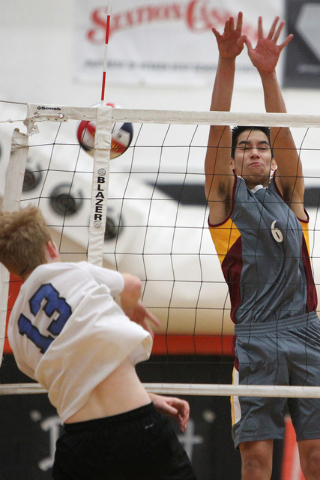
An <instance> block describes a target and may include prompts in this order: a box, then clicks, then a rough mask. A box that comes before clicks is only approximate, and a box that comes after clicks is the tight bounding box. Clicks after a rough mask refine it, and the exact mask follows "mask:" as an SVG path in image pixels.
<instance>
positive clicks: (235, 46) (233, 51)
mask: <svg viewBox="0 0 320 480" xmlns="http://www.w3.org/2000/svg"><path fill="white" fill-rule="evenodd" d="M241 30H242V13H241V12H240V13H239V14H238V19H237V24H236V26H235V25H234V19H233V17H230V19H229V20H227V21H226V23H225V27H224V32H223V34H222V35H221V34H220V33H219V32H218V31H217V30H216V29H215V28H213V29H212V31H213V33H214V35H215V37H216V40H217V44H218V49H219V61H218V67H217V73H216V78H215V82H214V87H213V92H212V100H211V107H210V110H211V111H230V108H231V100H232V93H233V86H234V75H235V63H236V57H237V56H238V55H239V54H240V53H241V51H242V49H243V45H244V41H245V38H246V37H245V36H244V35H241ZM230 153H231V131H230V127H228V126H220V125H219V126H218V125H211V126H210V132H209V139H208V148H207V153H206V159H205V194H206V198H207V201H208V205H209V210H210V215H209V221H210V223H212V224H217V223H220V222H222V221H223V220H225V218H226V217H227V216H228V215H229V213H230V209H231V198H232V189H233V184H234V176H233V173H232V169H231V166H230V161H231V155H230Z"/></svg>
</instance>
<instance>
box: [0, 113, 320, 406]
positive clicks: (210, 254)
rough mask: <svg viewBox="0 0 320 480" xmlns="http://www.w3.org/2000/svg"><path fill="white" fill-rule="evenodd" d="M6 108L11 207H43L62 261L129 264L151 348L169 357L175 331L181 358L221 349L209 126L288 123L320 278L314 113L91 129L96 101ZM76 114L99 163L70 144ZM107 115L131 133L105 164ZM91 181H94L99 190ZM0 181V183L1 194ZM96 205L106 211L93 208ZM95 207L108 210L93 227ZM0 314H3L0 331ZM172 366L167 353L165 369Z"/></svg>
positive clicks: (191, 116)
mask: <svg viewBox="0 0 320 480" xmlns="http://www.w3.org/2000/svg"><path fill="white" fill-rule="evenodd" d="M9 107H10V108H13V107H14V108H13V110H14V111H15V113H14V115H15V117H13V118H16V119H17V121H13V120H12V119H11V120H10V121H7V122H6V121H4V120H3V121H2V123H1V124H0V128H1V129H2V130H3V132H4V133H3V135H2V138H3V144H4V145H3V157H2V162H1V163H0V167H1V170H2V171H1V172H0V173H1V174H3V175H1V178H4V177H5V175H4V173H5V172H6V171H7V168H8V161H7V159H8V158H9V150H10V147H8V143H9V135H8V134H7V132H10V130H11V132H12V130H13V128H14V127H16V126H18V127H19V129H20V130H21V131H22V132H25V133H26V134H28V151H27V156H26V160H25V161H26V165H25V171H24V169H23V182H22V183H21V184H22V188H21V200H19V203H20V205H21V207H22V208H23V207H24V206H26V205H28V204H30V203H34V204H35V205H37V206H39V207H40V208H41V210H42V212H43V214H44V216H45V218H46V220H47V223H48V225H49V227H50V231H51V234H52V237H53V239H54V241H55V243H56V244H57V245H58V247H59V250H60V254H61V256H62V258H63V260H66V261H80V260H88V258H89V257H90V248H91V251H92V252H93V253H94V255H93V257H92V258H93V261H94V262H96V263H97V264H99V263H101V264H103V265H104V266H105V267H108V268H112V269H117V270H119V271H121V272H126V271H128V272H130V273H132V274H135V275H137V276H138V277H139V278H140V279H141V280H142V281H143V298H142V301H143V303H144V305H145V306H146V307H147V308H149V309H150V310H151V311H152V312H153V313H154V314H155V315H156V316H157V317H158V318H159V319H160V320H161V328H160V330H159V331H158V332H157V335H156V338H155V347H156V348H157V346H159V345H161V348H162V353H163V352H164V353H166V354H167V356H168V357H167V358H169V355H170V354H171V353H176V351H173V349H172V348H171V345H172V338H175V337H176V338H178V339H180V342H182V341H184V342H185V345H186V347H185V349H183V347H181V344H180V350H179V351H180V352H183V353H188V355H190V354H191V355H197V354H198V355H199V354H204V353H207V354H208V353H209V354H212V353H219V354H221V355H224V354H227V353H230V351H231V341H232V335H233V324H232V322H231V320H230V303H229V297H228V289H227V286H226V284H225V281H224V279H223V276H222V273H221V268H220V262H219V259H218V257H217V255H216V252H215V249H214V246H213V244H212V240H211V237H210V233H209V230H208V227H207V218H208V207H207V204H206V200H205V196H204V158H205V153H206V148H207V138H208V129H209V125H210V124H219V123H220V124H223V125H258V124H259V125H268V126H290V127H291V129H292V132H293V135H294V138H295V141H296V145H297V146H298V150H299V151H300V155H301V158H302V161H303V167H304V174H305V179H306V196H305V200H306V208H307V209H308V212H309V215H310V224H309V226H310V253H311V261H312V268H313V273H314V277H315V283H316V285H317V286H318V285H319V283H320V282H319V274H320V268H319V267H320V266H319V251H318V250H317V245H318V244H319V241H318V235H319V218H318V210H319V208H318V207H319V201H320V197H319V192H320V190H319V181H318V179H319V177H320V172H319V168H320V167H319V166H320V162H317V156H318V152H319V147H320V145H319V138H318V137H319V135H318V133H319V126H320V117H318V116H306V115H304V116H303V115H288V114H261V115H256V114H242V115H241V114H230V113H225V112H217V113H214V112H174V111H172V112H168V111H144V110H125V109H107V110H108V112H107V113H106V114H105V112H102V113H101V115H102V121H101V123H102V129H101V130H100V129H99V118H98V117H97V109H94V108H73V107H65V106H54V105H47V106H46V105H29V106H27V115H26V121H24V123H23V122H22V121H21V119H22V118H24V116H23V114H22V112H23V111H24V112H25V109H26V106H22V105H18V106H14V105H9V106H8V108H9ZM98 110H99V109H98ZM105 115H107V116H105ZM8 116H9V115H8ZM11 118H12V117H11ZM83 120H86V121H89V120H90V121H95V122H96V126H97V130H96V136H95V141H96V149H95V150H96V152H97V151H98V153H99V154H100V157H101V158H102V160H101V158H99V159H98V163H97V155H96V158H95V159H94V158H93V157H92V156H91V155H90V154H88V152H86V151H85V150H84V149H83V148H82V147H81V146H80V145H79V142H78V139H77V129H78V126H79V122H80V121H83ZM115 122H117V124H120V125H122V124H123V123H131V124H132V125H133V139H132V142H131V145H130V147H129V148H128V149H127V150H126V152H125V153H123V154H122V155H121V156H119V157H118V158H116V159H114V160H112V161H111V162H110V161H109V156H110V147H108V145H110V138H112V129H114V124H115ZM106 124H108V125H109V127H108V128H109V129H108V128H106ZM17 148H18V150H19V149H21V145H18V147H17ZM100 160H101V161H102V164H101V163H99V162H100ZM103 162H104V163H103ZM109 170H110V176H109V178H108V172H109ZM99 178H100V179H101V178H103V179H104V180H103V181H100V187H99ZM7 182H10V178H8V176H7ZM4 187H5V185H4V182H3V184H2V185H1V195H2V197H5V190H4ZM97 187H99V188H97ZM102 197H103V198H102ZM4 201H5V199H4ZM101 203H102V204H103V207H101V208H104V209H105V210H101V209H100V205H101ZM101 211H103V212H106V213H103V222H102V224H100V225H99V228H96V225H95V221H96V220H97V218H98V217H99V213H100V212H101ZM97 215H98V216H97ZM90 245H91V247H90ZM100 247H101V248H100ZM89 261H90V258H89ZM12 281H14V279H12ZM2 284H3V286H4V285H5V284H6V280H5V278H4V279H3V281H2ZM2 290H3V292H4V295H6V293H5V290H4V287H2ZM9 307H10V306H9ZM9 310H10V308H9ZM4 319H5V315H3V316H2V327H3V328H4V321H5V320H4ZM170 362H174V359H172V357H170V360H168V364H169V367H168V368H170ZM186 368H188V366H187V365H186ZM230 383H231V378H230ZM147 387H148V389H149V390H150V391H156V392H162V393H173V394H178V393H182V394H188V395H190V394H196V395H211V394H215V395H232V394H238V395H242V394H244V393H245V392H247V393H248V388H250V389H251V390H250V394H251V395H257V396H261V395H267V396H284V397H289V396H301V395H303V396H320V393H319V392H318V389H316V388H313V387H295V388H294V387H276V386H269V387H258V386H252V387H247V386H233V385H222V384H215V385H199V384H197V383H196V380H195V379H194V378H193V379H192V383H191V382H190V383H187V384H184V385H182V384H179V385H172V384H169V383H165V382H162V383H161V384H147ZM28 388H29V389H30V392H29V393H39V392H40V391H42V390H41V388H40V387H39V386H37V385H31V386H25V385H23V386H21V385H20V386H15V385H12V386H10V385H2V386H0V393H2V394H7V393H26V392H27V389H28Z"/></svg>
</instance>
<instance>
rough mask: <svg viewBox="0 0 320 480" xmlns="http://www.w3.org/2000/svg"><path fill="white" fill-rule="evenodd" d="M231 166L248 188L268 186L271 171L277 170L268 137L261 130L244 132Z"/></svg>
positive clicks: (239, 139) (239, 138) (240, 136)
mask: <svg viewBox="0 0 320 480" xmlns="http://www.w3.org/2000/svg"><path fill="white" fill-rule="evenodd" d="M231 166H232V168H234V169H235V171H236V174H237V175H239V176H240V177H242V178H243V179H244V180H245V182H246V184H247V186H248V188H254V187H255V186H256V185H264V186H265V185H267V184H268V183H269V180H270V174H271V170H275V169H276V163H275V161H274V159H273V158H272V154H271V148H270V144H269V140H268V137H267V135H266V134H265V133H263V132H262V131H260V130H245V131H244V132H242V133H241V134H240V135H239V137H238V142H237V145H236V148H235V154H234V159H233V160H232V162H231Z"/></svg>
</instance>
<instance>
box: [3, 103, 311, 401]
mask: <svg viewBox="0 0 320 480" xmlns="http://www.w3.org/2000/svg"><path fill="white" fill-rule="evenodd" d="M71 120H77V121H82V120H86V121H94V122H96V125H97V128H96V139H95V162H94V163H95V165H94V168H93V170H94V172H93V182H92V197H91V199H90V201H91V204H90V205H91V206H90V222H89V242H88V245H89V247H88V259H89V261H91V262H92V263H95V264H96V265H101V264H102V259H103V243H104V234H105V223H106V202H107V196H108V181H107V180H106V175H107V172H108V169H109V165H108V164H109V159H110V144H111V141H110V139H111V129H112V125H113V123H115V122H132V123H138V124H154V125H156V126H157V127H158V126H159V125H168V124H170V125H193V126H195V125H204V126H206V127H208V126H210V125H219V124H220V125H230V126H233V125H246V126H255V125H262V126H263V125H264V126H269V127H290V128H294V127H301V126H303V127H304V128H305V127H310V128H315V129H317V130H318V129H319V128H320V116H319V115H291V114H282V113H281V114H280V113H275V114H270V113H266V114H253V113H246V114H240V113H230V112H192V111H189V112H188V111H164V110H163V111H162V110H160V111H158V110H129V109H116V108H106V107H98V108H81V107H69V106H56V105H41V106H39V105H35V104H33V105H28V112H27V119H26V122H25V123H26V124H27V125H28V135H23V134H20V132H17V131H15V132H14V135H13V140H12V152H11V156H10V162H9V163H10V164H9V168H8V172H7V179H6V193H5V199H4V208H5V209H10V208H12V209H16V208H19V205H20V198H21V190H22V182H23V175H24V165H25V161H26V157H27V152H28V137H30V136H31V134H32V133H33V134H35V133H36V132H37V131H38V123H41V122H55V123H61V124H63V123H67V122H68V121H71ZM40 128H42V127H40ZM203 147H204V148H205V145H203ZM203 151H205V150H203ZM20 155H21V158H20ZM17 179H18V181H17ZM101 194H102V195H103V198H102V197H101ZM97 195H99V197H97ZM97 198H99V199H101V198H102V200H103V201H104V205H103V206H102V207H101V203H100V202H99V208H98V210H97V206H98V205H97V201H96V200H97ZM100 215H101V216H100ZM1 280H2V286H1V288H2V289H4V290H2V293H1V298H2V299H3V298H4V297H5V294H6V292H7V290H6V289H7V288H8V277H7V276H6V274H5V272H4V273H1ZM6 303H7V302H6V301H5V302H3V303H2V307H1V308H4V307H3V305H6ZM5 316H6V315H5V311H4V309H3V310H2V311H1V322H2V323H1V332H2V334H1V345H3V339H4V324H5ZM146 388H147V389H148V391H150V392H157V393H172V394H182V395H183V394H185V395H187V394H188V395H227V396H229V395H241V396H263V395H265V396H271V397H277V396H283V397H288V398H289V397H301V398H302V397H320V388H318V387H297V386H294V387H293V386H283V387H282V386H273V385H271V386H266V385H264V386H257V385H254V386H250V385H248V386H247V385H221V384H218V385H197V384H165V383H159V384H146ZM28 390H29V391H28ZM42 392H44V390H42V389H41V387H40V386H38V385H34V384H30V385H26V384H24V385H23V386H21V385H15V384H12V385H10V386H9V385H0V395H2V394H13V393H14V394H20V393H21V394H24V393H42Z"/></svg>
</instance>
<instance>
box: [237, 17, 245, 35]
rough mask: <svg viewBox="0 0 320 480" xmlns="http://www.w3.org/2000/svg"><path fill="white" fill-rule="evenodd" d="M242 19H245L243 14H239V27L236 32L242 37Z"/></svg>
mask: <svg viewBox="0 0 320 480" xmlns="http://www.w3.org/2000/svg"><path fill="white" fill-rule="evenodd" d="M242 19H243V13H242V12H239V13H238V18H237V25H236V31H237V33H238V34H239V35H241V31H242Z"/></svg>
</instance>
